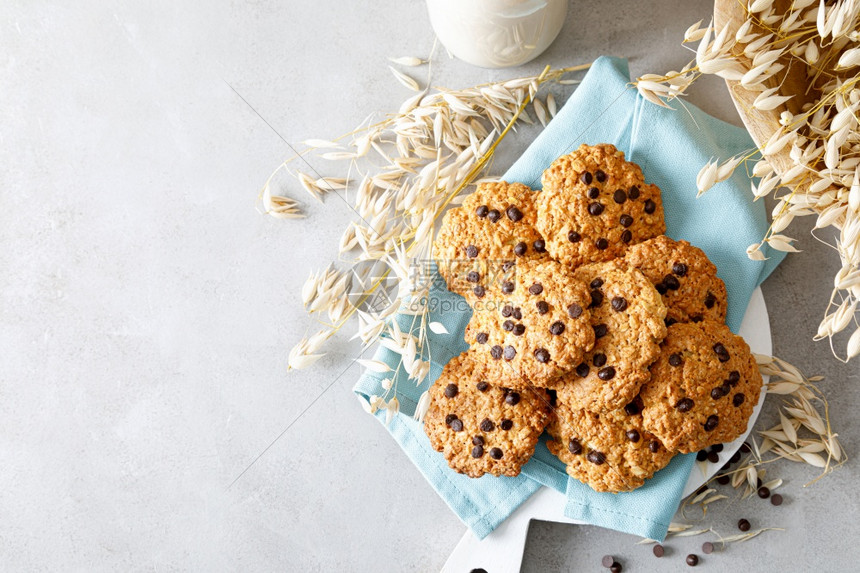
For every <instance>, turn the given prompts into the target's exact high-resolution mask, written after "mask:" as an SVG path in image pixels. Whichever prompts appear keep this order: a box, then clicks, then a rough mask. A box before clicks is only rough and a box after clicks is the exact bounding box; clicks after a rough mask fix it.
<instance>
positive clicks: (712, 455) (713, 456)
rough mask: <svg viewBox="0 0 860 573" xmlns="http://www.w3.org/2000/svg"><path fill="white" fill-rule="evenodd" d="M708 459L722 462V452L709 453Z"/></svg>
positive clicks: (715, 462)
mask: <svg viewBox="0 0 860 573" xmlns="http://www.w3.org/2000/svg"><path fill="white" fill-rule="evenodd" d="M706 429H707V428H706ZM708 461H709V462H711V463H712V464H718V463H720V454H718V453H717V452H710V453H708Z"/></svg>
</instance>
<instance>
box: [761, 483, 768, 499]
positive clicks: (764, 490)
mask: <svg viewBox="0 0 860 573" xmlns="http://www.w3.org/2000/svg"><path fill="white" fill-rule="evenodd" d="M758 496H759V497H760V498H762V499H767V498H769V497H770V490H769V489H767V488H766V487H764V486H761V487H760V488H758Z"/></svg>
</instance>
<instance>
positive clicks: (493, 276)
mask: <svg viewBox="0 0 860 573" xmlns="http://www.w3.org/2000/svg"><path fill="white" fill-rule="evenodd" d="M534 195H535V192H534V191H532V190H531V189H530V188H528V187H526V186H525V185H522V184H520V183H505V182H504V181H500V182H495V183H482V184H480V185H478V188H477V189H476V190H475V192H474V193H472V194H470V195H469V196H468V197H466V199H465V200H464V201H463V204H462V205H461V206H460V207H456V208H453V209H449V210H448V212H447V213H445V217H444V219H443V221H442V227H441V229H439V233H438V234H437V235H436V240H435V242H434V243H433V256H434V258H435V259H436V264H437V268H438V269H439V274H440V275H442V277H443V278H444V279H445V282H446V283H447V284H448V290H450V291H452V292H456V293H458V294H460V295H463V296H464V297H466V298H467V299H468V300H469V301H475V300H480V299H482V298H484V297H485V296H486V294H487V293H489V292H490V291H491V290H492V288H493V285H496V284H498V283H499V282H500V281H501V280H503V279H504V278H506V277H508V276H509V275H510V269H511V267H512V266H513V264H514V262H515V261H520V260H530V259H545V258H547V255H546V248H545V246H544V243H543V239H542V238H541V236H540V234H539V233H538V232H537V230H536V229H535V228H534V223H535V220H536V218H537V213H536V210H535V207H534V202H533V197H534Z"/></svg>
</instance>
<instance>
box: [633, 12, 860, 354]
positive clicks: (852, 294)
mask: <svg viewBox="0 0 860 573" xmlns="http://www.w3.org/2000/svg"><path fill="white" fill-rule="evenodd" d="M733 9H734V11H735V13H736V14H735V15H734V17H732V18H730V19H729V20H728V21H727V22H726V23H724V24H720V25H717V26H714V25H709V26H706V27H702V22H701V21H700V22H698V23H696V24H694V25H693V26H691V27H690V28H689V29H688V30H687V32H686V34H685V38H684V42H685V43H694V42H698V47H697V48H696V49H695V54H696V57H695V59H694V60H693V61H691V62H690V63H689V64H687V66H685V67H684V68H683V69H682V70H681V71H678V72H669V73H668V74H665V75H654V74H648V75H645V76H642V77H641V78H638V81H637V82H636V85H637V88H638V90H639V93H641V94H642V95H643V96H644V97H645V98H647V99H649V100H650V101H652V102H654V103H656V104H658V105H667V103H666V102H671V101H672V100H673V99H676V98H678V97H680V96H683V95H684V94H685V93H686V91H687V89H688V88H689V86H690V85H691V84H692V83H693V82H694V81H695V80H696V79H697V78H698V77H700V76H701V75H702V74H714V75H717V76H720V77H722V78H724V79H725V80H726V81H727V83H728V84H729V87H730V89H731V91H732V97H733V98H734V99H735V101H736V103H738V107H739V110H740V111H741V114H742V116H744V119H745V121H746V123H747V126H748V127H751V132H752V135H753V136H754V138H755V139H757V143H758V145H759V146H760V147H759V148H758V149H754V150H750V152H749V153H748V154H743V155H739V156H736V157H732V158H729V159H727V160H725V161H722V162H720V161H719V160H715V161H711V162H709V163H708V164H707V165H705V166H704V167H703V168H702V170H701V172H700V173H699V177H698V180H697V185H698V188H699V193H704V192H705V191H707V190H708V189H710V188H711V187H712V186H713V185H715V184H717V183H719V182H721V181H723V180H725V179H727V178H728V177H729V176H731V174H732V172H733V171H734V170H735V169H736V168H739V167H745V168H746V169H747V171H748V172H750V173H751V174H753V175H755V176H756V177H759V178H760V179H759V181H758V183H755V182H754V183H753V184H752V193H753V195H754V196H755V198H756V199H761V198H762V197H765V196H768V195H771V196H772V197H774V199H775V200H776V206H775V208H774V210H773V223H772V225H771V227H770V228H769V230H768V231H767V233H766V235H765V236H764V237H763V238H762V241H761V243H758V244H753V245H750V247H749V249H748V250H747V253H748V255H749V256H750V258H752V259H763V258H764V255H763V253H762V251H761V248H762V245H763V244H765V243H767V244H768V245H769V246H770V247H772V248H774V249H776V250H779V251H787V252H796V250H797V249H796V248H795V247H794V245H793V243H794V242H795V239H793V238H791V237H789V236H787V235H785V234H784V231H785V230H786V229H787V228H788V227H789V226H790V225H791V223H792V221H793V219H794V218H795V217H803V216H815V217H817V220H816V223H815V229H816V230H818V229H826V228H833V229H835V232H834V233H832V234H833V235H835V239H834V241H833V244H832V245H831V246H832V248H833V249H834V250H835V251H836V252H837V253H838V256H839V258H840V260H841V263H842V267H841V269H840V270H839V272H838V273H837V274H836V276H835V277H834V278H833V291H832V295H831V297H830V302H829V304H828V306H827V308H826V309H825V312H824V318H823V320H822V321H821V324H820V326H819V328H818V333H817V335H816V337H815V338H816V340H817V339H822V338H828V339H830V344H831V348H834V344H833V337H834V336H835V335H836V334H837V333H839V332H842V331H846V330H847V331H849V332H850V330H852V329H853V333H852V334H851V335H850V337H849V338H848V341H847V345H846V347H845V350H844V351H837V350H836V349H834V354H836V355H837V357H838V358H840V359H841V360H844V361H847V360H849V359H851V358H852V357H854V356H857V355H858V354H860V327H858V300H860V129H858V125H860V86H858V85H857V83H858V81H860V30H858V24H860V1H858V0H839V1H828V2H825V0H820V1H818V0H795V1H793V2H782V3H780V2H775V1H774V0H749V1H747V2H744V0H738V3H737V5H736V6H733ZM717 13H718V14H719V13H720V12H719V11H718V12H717ZM753 128H755V129H753ZM813 235H815V232H813ZM816 238H817V237H816ZM828 244H829V243H828ZM842 356H844V358H842Z"/></svg>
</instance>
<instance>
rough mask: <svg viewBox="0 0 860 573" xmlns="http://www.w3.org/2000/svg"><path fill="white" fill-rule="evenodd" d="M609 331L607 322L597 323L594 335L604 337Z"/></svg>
mask: <svg viewBox="0 0 860 573" xmlns="http://www.w3.org/2000/svg"><path fill="white" fill-rule="evenodd" d="M607 332H609V327H608V326H606V325H605V324H602V323H601V324H597V325H595V326H594V337H595V338H603V337H604V336H606V333H607Z"/></svg>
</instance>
